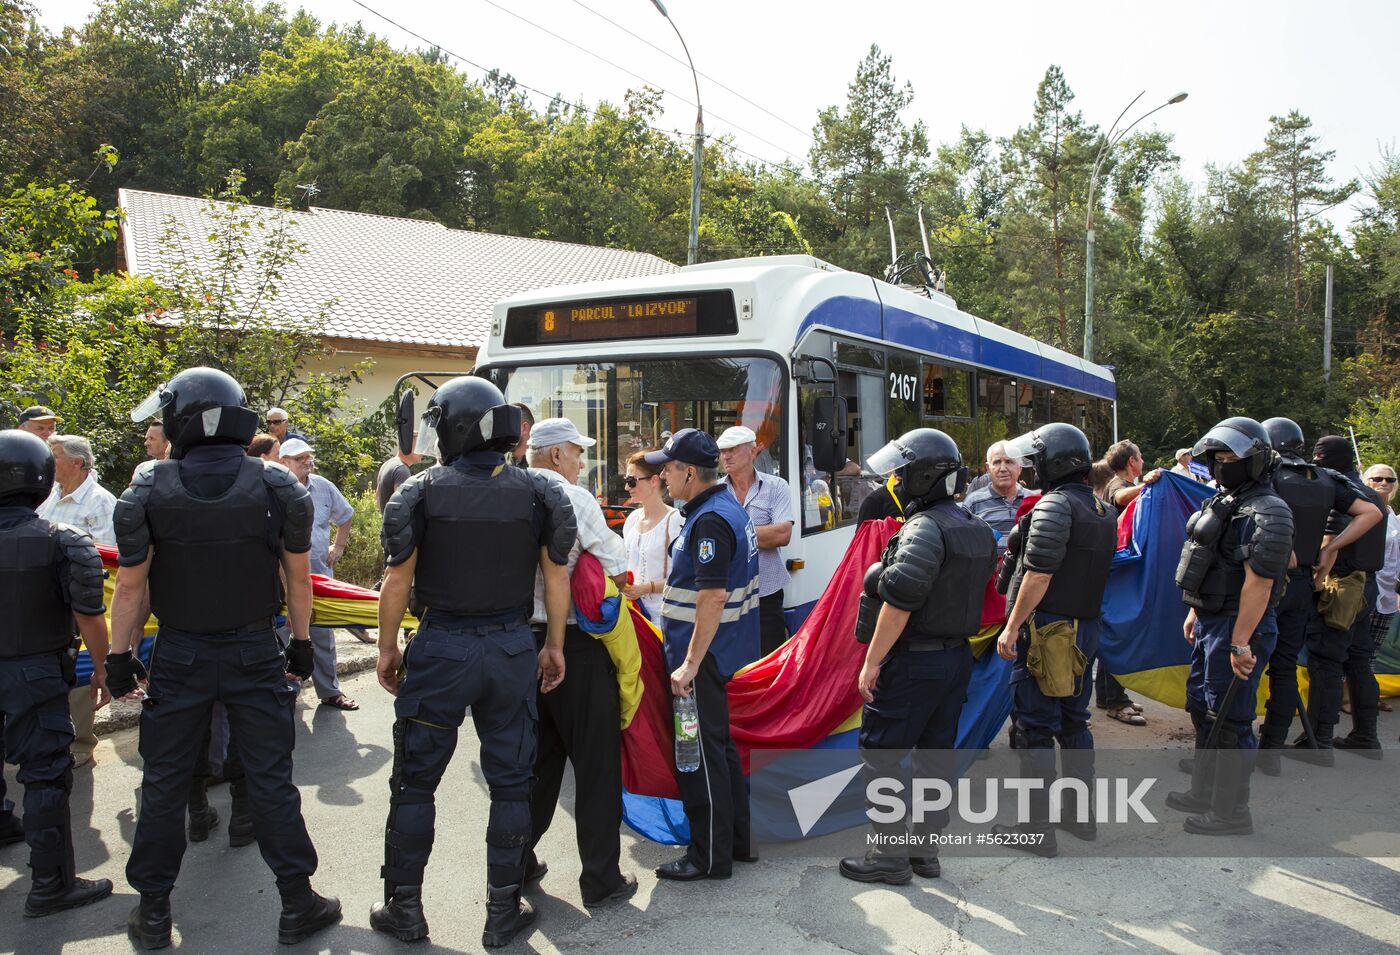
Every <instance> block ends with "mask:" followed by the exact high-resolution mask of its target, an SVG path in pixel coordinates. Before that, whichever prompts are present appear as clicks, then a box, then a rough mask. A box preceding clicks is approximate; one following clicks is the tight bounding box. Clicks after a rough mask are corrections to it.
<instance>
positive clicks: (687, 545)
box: [646, 428, 759, 882]
mask: <svg viewBox="0 0 1400 955" xmlns="http://www.w3.org/2000/svg"><path fill="white" fill-rule="evenodd" d="M646 461H647V463H648V464H651V465H654V466H661V465H664V467H663V469H662V472H661V478H662V480H663V481H665V482H666V489H667V491H669V492H670V494H671V497H672V498H673V499H674V500H676V501H678V502H679V501H684V502H685V503H684V504H683V505H682V506H681V514H682V515H683V516H684V517H685V526H684V527H683V528H682V530H681V532H680V534H679V535H678V536H677V537H676V540H675V543H674V544H673V545H672V547H671V573H670V575H669V576H668V577H667V579H666V591H665V593H664V595H663V597H662V606H661V630H662V633H663V635H664V636H665V651H666V665H667V666H669V667H671V668H672V672H671V692H672V693H674V694H675V695H676V696H689V695H690V694H691V693H694V694H695V705H696V709H697V710H698V712H699V716H700V768H699V769H698V770H696V771H695V772H689V773H682V772H678V773H677V774H676V781H677V783H678V785H679V786H680V791H681V801H682V802H683V803H684V804H685V815H686V818H687V819H688V820H689V821H690V846H689V847H688V848H687V849H686V853H685V855H683V856H681V857H680V858H679V859H677V860H675V861H674V862H668V863H666V864H665V865H661V866H658V867H657V868H656V874H657V876H658V877H659V878H662V879H675V880H678V881H682V882H687V881H692V880H695V879H727V878H729V876H730V875H731V874H732V872H733V864H734V862H736V861H738V862H752V861H754V859H755V858H756V856H755V855H754V854H753V851H752V847H751V844H750V841H749V840H750V834H749V795H748V789H747V788H746V786H745V784H744V772H743V768H742V766H741V765H740V763H739V750H738V748H737V747H736V746H735V745H734V739H733V737H732V736H730V735H729V697H728V695H727V691H726V690H725V685H726V684H727V683H728V682H729V679H730V677H732V676H733V675H734V673H735V672H736V671H737V670H738V669H739V668H740V667H742V666H744V665H745V664H746V663H749V662H751V661H752V660H754V659H756V658H757V657H758V655H759V637H758V629H759V628H758V536H757V534H756V533H755V532H754V527H753V523H752V522H751V521H750V520H749V515H748V513H747V512H745V510H744V508H743V506H742V505H740V504H739V502H738V501H737V500H735V498H734V495H733V494H730V493H729V491H728V488H727V487H726V486H725V485H723V484H720V483H718V478H719V448H718V447H717V446H716V444H715V440H714V438H712V437H710V436H709V435H708V434H706V433H705V432H703V431H699V430H697V429H695V428H683V429H681V430H680V431H677V432H676V433H675V434H673V435H672V436H671V438H670V440H668V441H667V442H666V446H665V447H663V448H662V449H661V450H660V451H653V452H651V453H650V454H648V455H647V456H646Z"/></svg>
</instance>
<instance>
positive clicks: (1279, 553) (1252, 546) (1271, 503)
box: [1247, 495, 1293, 580]
mask: <svg viewBox="0 0 1400 955" xmlns="http://www.w3.org/2000/svg"><path fill="white" fill-rule="evenodd" d="M1249 512H1250V516H1251V517H1252V518H1253V519H1254V535H1253V537H1252V538H1251V539H1250V541H1249V544H1248V545H1247V548H1248V561H1249V567H1250V569H1251V570H1253V571H1254V572H1255V573H1256V574H1258V575H1259V576H1260V577H1265V578H1268V579H1270V580H1277V579H1278V578H1280V577H1282V576H1283V575H1284V574H1285V573H1287V571H1288V558H1289V556H1290V555H1291V554H1292V553H1293V512H1292V511H1290V510H1289V508H1288V505H1287V504H1285V503H1284V502H1283V500H1282V499H1281V498H1277V497H1274V496H1272V495H1270V496H1268V497H1261V498H1256V499H1255V500H1253V501H1251V502H1250V505H1249Z"/></svg>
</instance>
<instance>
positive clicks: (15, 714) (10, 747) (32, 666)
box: [0, 651, 73, 880]
mask: <svg viewBox="0 0 1400 955" xmlns="http://www.w3.org/2000/svg"><path fill="white" fill-rule="evenodd" d="M61 657H62V654H60V653H59V652H57V651H55V652H50V653H40V654H35V655H33V656H22V657H7V658H4V659H0V724H3V726H4V750H3V753H4V756H5V758H6V759H8V760H9V762H11V763H13V764H14V765H16V766H18V767H19V773H18V774H17V775H16V779H17V780H18V781H19V782H20V783H21V784H23V786H24V841H25V842H27V843H28V844H29V866H30V868H31V869H33V870H34V872H35V873H36V874H39V873H51V872H55V871H58V872H62V873H63V874H64V876H65V879H66V880H71V879H72V877H73V838H72V833H71V826H70V824H69V815H68V793H69V791H70V790H71V789H72V788H73V757H72V756H70V755H68V746H69V745H70V744H71V743H72V742H73V720H72V719H71V718H70V717H69V716H68V691H69V690H70V689H71V688H72V687H71V684H70V683H69V682H68V681H67V680H65V679H64V678H63V669H62V664H61Z"/></svg>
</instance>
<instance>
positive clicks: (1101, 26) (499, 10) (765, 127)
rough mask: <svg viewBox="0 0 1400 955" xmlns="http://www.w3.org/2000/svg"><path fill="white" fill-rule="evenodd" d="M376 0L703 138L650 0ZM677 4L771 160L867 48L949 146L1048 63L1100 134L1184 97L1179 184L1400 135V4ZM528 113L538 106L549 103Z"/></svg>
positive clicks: (1010, 127)
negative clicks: (645, 105)
mask: <svg viewBox="0 0 1400 955" xmlns="http://www.w3.org/2000/svg"><path fill="white" fill-rule="evenodd" d="M364 2H365V3H366V4H367V5H368V6H369V7H371V8H373V9H375V10H377V11H379V13H382V14H384V15H385V16H387V17H389V18H391V19H392V20H394V21H396V22H397V23H398V24H400V25H401V26H402V27H403V28H406V29H407V30H410V31H413V32H414V33H418V34H421V36H422V37H424V38H426V39H427V40H428V41H430V44H431V45H436V46H440V47H442V48H444V49H445V50H447V51H450V53H452V54H455V56H456V57H458V58H460V59H461V60H467V61H471V62H472V63H475V64H479V65H481V66H483V67H487V68H491V67H496V68H499V69H501V70H502V71H503V72H507V73H510V74H511V75H513V76H514V77H515V78H516V79H517V80H518V81H520V82H521V83H522V84H525V85H528V86H531V87H535V88H536V89H539V90H542V91H544V92H545V93H546V94H553V93H556V92H557V93H561V94H563V96H564V98H565V99H567V100H569V101H571V102H578V101H579V100H582V101H583V102H584V103H585V104H592V103H595V102H597V101H598V100H600V99H605V100H609V101H612V102H616V103H620V102H621V101H622V99H623V96H624V94H625V93H626V91H627V90H628V89H630V88H637V87H640V86H641V85H643V83H647V84H649V85H652V86H655V87H658V88H661V89H663V90H665V91H666V94H667V95H666V96H665V97H664V98H663V105H664V106H665V109H666V112H665V117H664V123H663V124H662V125H664V126H666V127H667V128H675V129H678V130H683V131H685V132H687V133H688V132H689V131H691V130H692V129H693V127H694V121H695V110H694V106H693V102H694V98H695V94H694V88H693V85H692V80H691V74H690V70H689V68H688V67H687V66H685V65H684V53H683V52H682V50H681V47H680V41H679V40H678V39H677V37H676V34H675V32H673V30H672V29H671V26H670V25H669V24H668V23H667V22H666V20H665V19H664V18H663V17H662V16H661V14H660V13H659V12H658V10H657V9H656V7H655V6H654V5H653V2H652V0H530V2H528V3H525V2H521V0H454V2H441V0H394V2H392V3H389V2H388V0H364ZM663 2H664V3H665V4H666V7H667V10H668V11H669V13H670V15H671V17H672V18H673V22H674V24H675V25H676V27H677V28H679V30H680V32H681V35H682V36H683V37H684V38H685V42H686V44H687V45H688V46H689V49H690V53H691V55H692V56H693V57H694V61H695V66H696V69H697V70H698V71H699V72H700V73H701V74H702V76H701V78H700V96H701V100H702V103H703V105H704V108H705V129H706V132H707V134H712V135H713V134H729V135H731V136H732V138H733V142H734V144H735V145H736V146H737V147H739V148H740V149H743V150H745V151H747V152H749V153H751V154H753V155H755V156H758V157H761V158H763V159H766V160H770V161H781V160H783V159H787V158H793V159H797V160H799V161H801V160H805V157H806V155H807V150H808V149H809V147H810V146H811V144H812V140H811V128H812V125H813V123H814V122H815V119H816V115H817V111H818V110H820V109H821V108H823V107H825V106H829V105H833V104H843V103H844V102H845V97H846V89H847V86H848V84H849V83H850V82H851V79H852V78H853V77H854V75H855V69H856V65H857V64H858V63H859V62H860V60H861V58H862V57H864V55H865V54H866V53H867V52H868V51H869V49H870V45H871V44H872V43H874V44H878V45H879V46H880V48H881V49H882V50H884V51H885V52H886V53H888V54H890V55H891V56H892V57H893V65H894V72H895V75H896V77H897V78H898V79H900V80H901V81H903V80H907V81H909V82H910V83H911V84H912V85H913V88H914V94H915V98H914V102H913V105H912V106H911V107H910V109H909V110H908V112H907V113H906V116H907V118H908V119H910V120H914V119H921V120H923V121H924V123H925V124H926V126H927V127H928V131H929V137H930V139H931V141H932V142H933V143H935V144H936V143H940V142H949V141H952V140H954V139H956V138H957V136H958V133H959V130H960V128H961V127H963V126H967V127H969V128H973V129H985V130H986V131H987V132H989V133H990V134H992V135H993V136H998V137H999V136H1008V135H1010V134H1011V133H1012V132H1013V131H1014V130H1015V129H1016V128H1017V127H1019V126H1021V125H1023V124H1025V123H1026V122H1028V121H1029V120H1030V115H1031V108H1032V105H1033V103H1034V99H1035V89H1036V85H1037V84H1038V83H1039V82H1040V80H1041V78H1042V77H1043V76H1044V73H1045V69H1046V67H1047V66H1049V65H1050V64H1052V63H1053V64H1057V65H1059V66H1060V67H1061V68H1062V69H1063V70H1064V72H1065V76H1066V79H1067V80H1068V82H1069V84H1070V87H1071V89H1073V90H1074V92H1075V94H1076V98H1075V100H1074V103H1073V107H1074V108H1077V109H1079V110H1080V111H1082V113H1083V115H1084V118H1085V120H1086V121H1087V122H1089V123H1093V124H1097V125H1099V126H1100V127H1107V126H1108V125H1109V124H1110V123H1112V122H1113V120H1114V117H1116V116H1117V115H1118V113H1119V112H1120V111H1121V110H1122V109H1123V107H1124V106H1126V105H1127V104H1128V102H1129V101H1130V100H1132V98H1133V97H1134V96H1136V95H1137V94H1138V93H1139V92H1141V91H1144V90H1145V91H1146V95H1144V96H1143V97H1142V99H1141V100H1139V101H1138V103H1137V105H1136V106H1135V107H1134V109H1133V110H1132V111H1131V112H1129V113H1128V115H1127V117H1126V119H1127V121H1131V120H1132V119H1133V118H1135V117H1136V116H1138V115H1140V114H1141V113H1143V112H1146V111H1147V110H1148V109H1151V108H1152V107H1153V106H1156V105H1158V104H1160V103H1163V102H1165V101H1166V100H1167V99H1169V98H1170V97H1172V96H1173V95H1175V94H1176V93H1178V92H1182V91H1185V92H1187V93H1188V94H1189V98H1188V99H1187V100H1186V101H1185V102H1183V103H1181V104H1179V105H1175V106H1170V107H1168V108H1166V109H1164V110H1162V111H1161V112H1159V113H1157V114H1156V115H1155V116H1153V117H1152V118H1151V119H1149V120H1148V121H1147V123H1146V124H1144V128H1151V127H1152V126H1153V125H1154V124H1155V125H1156V127H1157V128H1159V129H1161V130H1163V131H1166V132H1169V133H1171V134H1172V135H1173V136H1174V137H1175V140H1174V142H1175V149H1176V152H1177V154H1178V155H1179V156H1180V157H1181V173H1182V174H1183V175H1184V176H1185V177H1186V178H1187V179H1189V180H1191V181H1193V182H1197V183H1199V182H1202V181H1203V180H1204V178H1205V169H1206V166H1207V165H1208V164H1215V165H1224V164H1228V163H1232V162H1238V161H1239V160H1241V159H1243V158H1244V156H1246V155H1247V154H1249V153H1250V152H1252V151H1254V150H1255V149H1257V148H1259V146H1260V145H1261V144H1262V142H1263V139H1264V135H1265V133H1266V132H1267V130H1268V126H1269V117H1270V116H1271V115H1281V114H1284V113H1286V112H1287V111H1288V110H1290V109H1297V110H1299V111H1301V112H1302V113H1304V114H1305V115H1307V116H1309V117H1311V118H1312V120H1313V131H1314V132H1315V133H1317V134H1318V135H1320V136H1321V137H1322V146H1323V148H1326V149H1332V150H1335V151H1336V157H1335V159H1334V160H1333V162H1332V164H1331V166H1330V171H1331V173H1332V175H1333V176H1334V178H1335V179H1336V180H1338V181H1344V180H1346V179H1349V178H1353V177H1355V178H1362V179H1364V178H1365V176H1366V175H1367V173H1368V172H1369V170H1370V169H1371V168H1372V166H1373V165H1374V164H1375V163H1376V161H1377V159H1378V158H1379V156H1380V154H1381V151H1382V150H1383V149H1394V148H1396V146H1397V140H1400V109H1397V108H1396V104H1397V102H1400V72H1397V71H1396V70H1395V69H1394V67H1393V54H1394V49H1393V47H1394V41H1395V37H1397V36H1400V4H1397V3H1393V2H1379V0H1364V2H1363V0H1332V2H1329V3H1322V2H1302V0H1291V2H1269V3H1264V2H1252V0H1213V2H1200V0H1178V2H1175V3H1171V4H1166V3H1154V4H1148V3H1125V2H1122V0H1119V2H1116V3H1115V2H1098V0H1069V2H1066V3H1060V4H1049V3H1044V2H1043V0H1042V2H1024V0H1003V2H998V3H959V4H951V3H944V2H939V0H925V2H922V3H909V2H907V0H906V2H886V0H863V2H860V3H850V2H845V3H842V2H832V0H813V2H808V3H804V4H798V3H779V2H774V0H747V2H739V0H663ZM38 6H39V8H40V18H41V20H42V21H43V22H44V23H45V25H46V26H48V27H49V28H51V29H58V28H61V27H63V26H66V25H78V24H80V23H82V22H83V21H84V20H85V19H86V18H87V16H88V15H89V14H90V13H91V11H92V10H93V9H94V8H95V6H96V4H95V3H94V2H92V0H39V3H38ZM286 6H288V7H289V8H295V7H298V6H300V7H302V8H304V9H306V10H307V11H308V12H310V13H311V14H313V15H314V16H316V17H317V18H318V19H320V20H321V21H322V22H323V23H327V22H332V21H334V22H338V23H350V22H354V21H356V20H359V21H362V22H363V23H364V24H365V26H366V27H367V28H368V29H370V30H372V31H374V32H375V33H378V34H380V35H382V36H385V37H387V38H389V39H390V40H391V41H392V42H394V43H395V44H396V45H399V46H407V47H423V46H427V45H429V44H428V43H424V42H423V41H422V40H419V39H416V38H415V37H413V36H411V35H409V33H407V32H405V31H404V30H403V29H400V28H398V27H395V26H392V25H390V24H389V23H387V22H385V21H384V20H383V19H381V18H380V17H378V16H376V15H375V14H374V13H371V12H370V10H367V9H365V8H364V7H362V6H360V5H358V4H357V3H356V2H355V0H303V2H300V3H296V2H291V3H288V4H286ZM512 12H514V13H515V14H518V16H513V15H512ZM600 14H601V16H600ZM911 14H912V15H911ZM519 17H525V18H528V19H529V20H530V21H533V23H534V24H535V25H531V24H530V23H527V22H525V21H524V20H522V19H520V18H519ZM604 17H606V18H607V19H608V20H612V21H614V22H615V23H616V24H620V25H621V26H622V27H625V28H626V30H629V31H631V33H632V34H635V35H629V34H628V33H627V32H624V31H623V30H622V29H619V27H618V26H615V25H613V24H611V23H609V22H607V20H605V19H604ZM541 28H543V29H541ZM546 30H547V31H550V32H545V31H546ZM551 33H552V34H554V35H551ZM571 43H572V44H574V45H572V46H571V45H570V44H571ZM648 44H651V46H649V45H648ZM580 48H581V49H580ZM668 54H669V55H668ZM673 56H674V57H676V58H679V60H680V62H677V60H676V59H673V58H672V57H673ZM457 65H458V66H459V67H460V68H462V69H464V70H465V71H466V72H467V73H468V74H469V75H471V76H473V77H479V76H480V75H481V71H480V70H479V69H477V68H476V67H474V66H471V65H469V64H467V63H463V62H458V63H457ZM726 87H727V88H728V89H726ZM731 91H732V92H731ZM736 94H737V95H736ZM533 101H534V103H535V105H536V106H539V107H543V106H544V105H545V103H546V102H547V101H548V97H547V96H537V97H534V100H533ZM1363 204H1364V197H1359V198H1357V199H1354V200H1353V201H1352V202H1351V203H1349V204H1348V206H1346V207H1343V208H1340V209H1338V210H1336V211H1335V212H1334V213H1333V214H1332V216H1331V217H1332V219H1333V221H1334V222H1335V223H1336V224H1337V225H1338V226H1339V227H1345V225H1346V224H1347V223H1349V222H1350V221H1352V219H1353V218H1354V216H1355V215H1356V213H1357V211H1358V210H1359V209H1360V208H1361V207H1362V206H1363Z"/></svg>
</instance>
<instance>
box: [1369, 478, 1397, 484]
mask: <svg viewBox="0 0 1400 955" xmlns="http://www.w3.org/2000/svg"><path fill="white" fill-rule="evenodd" d="M1366 480H1368V481H1375V482H1376V483H1377V484H1394V483H1395V481H1396V478H1393V477H1373V478H1367V479H1366Z"/></svg>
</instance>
